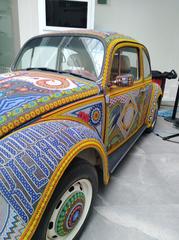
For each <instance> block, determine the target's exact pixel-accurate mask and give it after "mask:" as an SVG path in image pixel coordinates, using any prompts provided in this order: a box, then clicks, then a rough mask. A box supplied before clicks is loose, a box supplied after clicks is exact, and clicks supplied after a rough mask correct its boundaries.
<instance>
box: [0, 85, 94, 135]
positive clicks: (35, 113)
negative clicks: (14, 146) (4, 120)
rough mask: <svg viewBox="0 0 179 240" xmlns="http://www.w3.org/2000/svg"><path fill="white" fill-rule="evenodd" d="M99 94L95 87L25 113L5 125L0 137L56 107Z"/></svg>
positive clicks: (0, 129)
mask: <svg viewBox="0 0 179 240" xmlns="http://www.w3.org/2000/svg"><path fill="white" fill-rule="evenodd" d="M98 92H99V89H98V88H97V87H95V88H94V89H92V90H89V91H86V92H82V93H78V94H75V95H73V96H70V97H69V96H67V97H64V98H62V99H59V100H58V101H54V102H52V103H49V104H47V105H45V106H42V107H40V108H37V109H35V110H34V111H31V112H29V113H26V114H24V115H22V116H20V117H19V118H17V119H15V120H14V121H12V122H10V123H8V124H7V125H4V126H2V127H1V128H0V137H2V136H4V135H5V134H7V133H8V132H10V131H11V130H12V129H14V128H16V127H18V126H20V125H21V124H23V123H25V122H26V121H29V120H32V119H33V118H35V117H37V116H39V115H41V114H43V113H45V112H48V111H49V110H52V109H54V108H56V107H60V106H62V105H64V104H67V103H70V102H71V101H76V100H79V99H82V98H85V97H89V96H92V95H95V94H97V93H98Z"/></svg>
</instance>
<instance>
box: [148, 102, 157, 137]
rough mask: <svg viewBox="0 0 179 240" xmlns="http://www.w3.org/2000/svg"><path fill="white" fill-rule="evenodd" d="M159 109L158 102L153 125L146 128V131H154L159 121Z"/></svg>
mask: <svg viewBox="0 0 179 240" xmlns="http://www.w3.org/2000/svg"><path fill="white" fill-rule="evenodd" d="M158 110H159V103H157V104H156V108H155V113H154V117H153V121H152V126H151V127H149V128H147V129H146V133H151V132H153V130H154V128H155V125H156V122H157V115H158Z"/></svg>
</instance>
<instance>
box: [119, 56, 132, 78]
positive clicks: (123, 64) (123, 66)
mask: <svg viewBox="0 0 179 240" xmlns="http://www.w3.org/2000/svg"><path fill="white" fill-rule="evenodd" d="M119 69H120V74H127V73H130V71H131V66H130V60H129V57H128V56H125V55H120V63H119Z"/></svg>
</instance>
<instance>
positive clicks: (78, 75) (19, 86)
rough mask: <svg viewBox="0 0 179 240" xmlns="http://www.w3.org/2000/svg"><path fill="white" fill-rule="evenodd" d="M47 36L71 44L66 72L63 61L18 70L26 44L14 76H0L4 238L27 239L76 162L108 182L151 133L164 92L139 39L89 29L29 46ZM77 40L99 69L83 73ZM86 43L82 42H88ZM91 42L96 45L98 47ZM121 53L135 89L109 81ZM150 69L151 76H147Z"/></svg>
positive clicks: (1, 225) (0, 182) (0, 233)
mask: <svg viewBox="0 0 179 240" xmlns="http://www.w3.org/2000/svg"><path fill="white" fill-rule="evenodd" d="M47 37H48V39H54V37H61V38H62V37H63V40H66V41H65V42H67V40H68V42H69V44H71V45H70V46H71V47H70V50H69V51H72V55H73V56H72V57H71V59H70V60H67V57H70V56H71V55H70V54H71V53H68V54H67V56H64V55H63V57H62V58H63V59H62V60H61V61H62V63H63V66H64V65H65V64H67V63H68V67H69V68H70V70H71V71H69V69H68V71H66V72H65V71H64V69H63V71H62V70H61V71H60V70H59V69H58V70H59V71H57V72H55V71H54V69H51V70H53V71H50V70H49V69H47V68H44V69H43V68H42V67H46V66H40V67H39V66H38V67H36V66H34V67H33V68H31V69H30V68H29V67H26V69H25V68H22V69H20V68H19V67H17V66H18V62H19V61H20V60H19V59H20V56H21V55H22V54H23V51H25V50H24V49H26V48H27V46H28V43H29V42H28V43H27V44H26V45H25V46H24V48H23V50H22V51H21V52H20V54H19V56H18V58H17V60H16V63H15V64H14V65H13V67H12V71H11V72H10V73H7V74H3V75H0V89H1V92H0V137H1V140H0V191H1V192H0V220H1V221H0V239H2V240H5V239H21V240H24V239H31V238H32V236H33V234H34V232H35V230H36V228H37V226H38V224H39V222H40V219H41V217H42V215H43V213H44V210H45V208H46V206H47V204H48V202H49V200H50V198H51V196H52V194H53V191H54V189H55V187H56V186H57V184H58V183H59V181H60V179H61V178H62V176H63V175H64V173H65V172H66V171H67V169H68V167H69V166H70V164H71V163H72V162H74V161H75V159H76V158H81V159H84V160H86V161H88V162H89V163H90V164H92V165H93V166H98V167H99V168H100V169H101V170H102V172H103V180H104V183H105V184H107V183H108V181H109V176H110V173H112V171H113V170H114V169H115V168H116V166H117V165H118V163H119V162H120V160H121V159H122V158H123V156H124V155H125V153H127V151H128V150H129V149H130V147H131V146H132V145H133V143H134V142H135V141H136V140H137V138H138V137H139V136H140V135H141V134H142V132H143V131H144V130H145V129H146V128H150V127H152V124H153V122H154V118H155V115H156V110H157V102H158V99H159V98H160V97H161V89H160V88H159V87H158V85H156V84H154V83H152V80H151V71H150V60H149V55H148V52H147V49H146V48H145V47H144V46H143V45H142V44H140V43H138V42H137V41H135V40H133V39H131V38H129V37H126V36H123V35H120V34H116V33H114V34H109V33H98V32H93V31H82V32H78V31H75V32H64V33H63V32H62V33H59V34H51V35H50V34H49V35H44V36H39V37H36V38H34V39H32V40H30V41H34V42H35V41H36V42H38V40H39V39H42V38H47ZM65 37H66V38H65ZM76 38H78V39H80V40H79V41H80V44H83V46H85V48H86V49H88V47H86V46H87V45H90V44H91V47H90V49H92V50H94V51H93V53H92V55H91V59H92V61H93V62H92V63H91V60H90V64H91V66H92V65H93V67H94V69H96V70H94V71H92V70H91V69H93V67H92V68H91V67H90V68H88V69H85V66H83V61H81V63H79V62H78V61H77V60H78V59H79V56H78V57H77V54H80V50H78V47H76V42H75V41H76ZM83 38H85V39H87V40H85V43H84V41H83ZM70 39H71V40H70ZM74 39H75V40H74ZM91 39H95V40H96V41H98V42H96V43H97V44H98V43H99V45H98V48H95V44H94V43H92V40H91ZM49 41H50V40H49ZM60 41H61V39H60ZM70 41H71V42H70ZM73 41H74V46H75V47H74V48H73V49H72V42H73ZM41 42H42V41H41ZM33 44H37V43H33ZM35 46H36V47H37V45H35ZM55 46H57V45H55ZM65 46H66V45H65ZM99 46H100V49H102V50H100V51H103V52H102V54H101V52H99ZM53 47H54V46H53ZM29 49H30V48H28V50H29ZM121 49H122V50H124V51H123V53H122V54H121V53H120V54H121V55H123V56H124V55H125V54H124V52H127V53H129V54H128V56H127V58H128V60H130V61H131V64H133V65H135V66H136V68H135V67H134V66H133V67H131V72H130V77H131V75H132V74H133V75H135V74H137V75H138V77H136V76H135V77H136V79H134V82H133V83H132V84H131V83H130V84H129V85H125V84H124V86H117V85H116V84H115V81H113V80H114V79H112V78H111V76H113V75H115V68H116V60H115V58H117V57H116V56H118V55H117V54H118V53H119V51H120V50H121ZM48 50H49V49H48ZM29 51H30V50H29ZM69 51H68V52H69ZM78 51H79V52H78ZM135 53H136V54H135ZM85 54H86V55H85V58H83V59H86V58H87V54H88V55H89V56H90V51H87V53H85ZM100 54H101V55H100ZM47 55H48V54H47ZM69 55H70V56H69ZM130 56H132V57H131V59H130ZM74 57H77V58H76V60H74V59H72V58H74ZM120 57H121V56H119V58H120ZM135 57H136V59H137V61H138V63H137V64H136V60H135V61H134V60H133V59H134V58H135ZM47 58H48V59H50V56H48V57H47ZM123 58H124V57H123ZM125 58H126V55H125ZM83 59H82V60H83ZM96 59H97V60H96ZM98 59H99V60H100V63H99V62H98V61H99V60H98ZM72 60H74V61H72ZM128 60H127V61H128ZM49 61H50V60H49ZM75 61H77V62H75ZM84 61H85V60H84ZM147 61H148V62H147ZM24 62H25V60H23V63H22V62H21V65H23V64H24ZM117 63H118V62H117ZM125 63H126V62H125ZM73 64H74V66H72V65H73ZM85 64H86V63H85ZM99 64H101V67H99V66H98V65H99ZM118 64H119V65H120V60H119V63H118ZM147 64H148V68H149V69H148V71H149V74H148V75H145V71H147V70H146V69H147V66H145V65H147ZM88 65H89V64H88ZM95 65H96V66H97V67H95ZM74 67H75V68H74ZM117 67H119V66H118V65H117ZM128 68H129V66H128ZM134 68H135V69H134ZM55 70H56V69H55ZM129 70H130V69H129ZM94 73H95V74H94ZM121 74H122V73H121ZM125 74H126V72H125ZM127 74H129V72H127ZM92 75H93V76H92ZM118 75H119V73H118ZM114 77H116V76H114ZM135 77H134V78H135ZM127 79H128V78H127ZM125 80H126V78H125ZM109 83H110V84H109ZM89 153H90V154H89ZM89 156H91V157H90V159H89Z"/></svg>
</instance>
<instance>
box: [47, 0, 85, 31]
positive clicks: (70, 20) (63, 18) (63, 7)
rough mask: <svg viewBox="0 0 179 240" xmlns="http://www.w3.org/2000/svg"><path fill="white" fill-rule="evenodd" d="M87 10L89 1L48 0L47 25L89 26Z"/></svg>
mask: <svg viewBox="0 0 179 240" xmlns="http://www.w3.org/2000/svg"><path fill="white" fill-rule="evenodd" d="M87 11H88V3H87V2H83V1H68V0H67V1H62V0H46V25H47V26H53V27H72V28H87Z"/></svg>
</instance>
